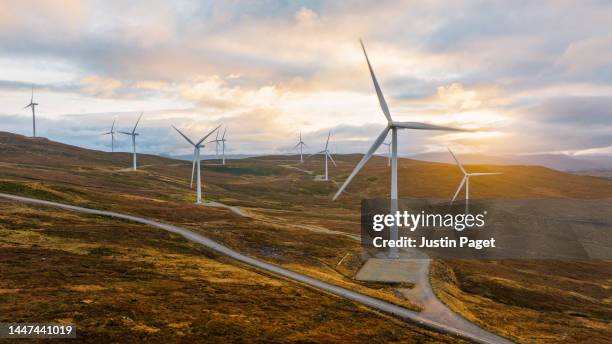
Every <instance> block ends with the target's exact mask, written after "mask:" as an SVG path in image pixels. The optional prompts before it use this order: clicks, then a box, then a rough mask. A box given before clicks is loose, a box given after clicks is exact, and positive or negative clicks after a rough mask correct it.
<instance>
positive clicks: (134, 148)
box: [120, 113, 142, 171]
mask: <svg viewBox="0 0 612 344" xmlns="http://www.w3.org/2000/svg"><path fill="white" fill-rule="evenodd" d="M141 118H142V113H140V116H139V117H138V120H137V121H136V125H135V126H134V129H132V132H131V133H128V132H127V131H120V133H122V134H125V135H130V136H131V137H132V152H133V154H134V164H133V166H132V170H134V171H136V136H138V135H140V134H138V133H137V132H136V127H138V122H140V119H141Z"/></svg>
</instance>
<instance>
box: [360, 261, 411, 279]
mask: <svg viewBox="0 0 612 344" xmlns="http://www.w3.org/2000/svg"><path fill="white" fill-rule="evenodd" d="M421 267H422V262H421V261H419V260H418V259H388V258H369V259H368V260H367V261H366V262H365V263H364V264H363V266H362V267H361V269H359V271H357V274H356V275H355V279H356V280H359V281H367V282H383V283H401V282H410V283H416V282H417V280H418V276H419V271H420V269H421Z"/></svg>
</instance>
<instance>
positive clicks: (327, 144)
mask: <svg viewBox="0 0 612 344" xmlns="http://www.w3.org/2000/svg"><path fill="white" fill-rule="evenodd" d="M330 136H331V130H330V131H329V133H328V134H327V142H325V149H324V150H322V151H320V152H317V153H315V154H324V155H325V180H329V179H328V178H327V158H329V160H331V162H332V163H333V164H334V166H337V165H336V162H335V161H334V158H332V156H331V153H330V151H329V149H328V147H329V137H330ZM315 154H313V155H315Z"/></svg>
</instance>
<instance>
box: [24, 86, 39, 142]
mask: <svg viewBox="0 0 612 344" xmlns="http://www.w3.org/2000/svg"><path fill="white" fill-rule="evenodd" d="M37 105H38V103H34V85H32V97H31V98H30V104H28V105H26V106H25V107H24V109H27V108H29V107H31V108H32V137H36V109H35V108H36V106H37Z"/></svg>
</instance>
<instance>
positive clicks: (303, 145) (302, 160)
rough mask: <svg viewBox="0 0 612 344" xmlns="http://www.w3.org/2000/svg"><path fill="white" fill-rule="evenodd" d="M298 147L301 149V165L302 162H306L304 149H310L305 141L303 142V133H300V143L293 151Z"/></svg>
mask: <svg viewBox="0 0 612 344" xmlns="http://www.w3.org/2000/svg"><path fill="white" fill-rule="evenodd" d="M297 147H300V163H302V162H304V157H303V152H302V147H308V145H306V144H305V143H304V141H302V132H301V131H300V142H298V143H297V145H295V147H293V149H296V148H297Z"/></svg>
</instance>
